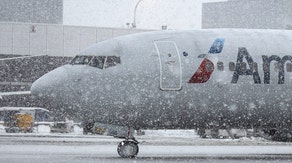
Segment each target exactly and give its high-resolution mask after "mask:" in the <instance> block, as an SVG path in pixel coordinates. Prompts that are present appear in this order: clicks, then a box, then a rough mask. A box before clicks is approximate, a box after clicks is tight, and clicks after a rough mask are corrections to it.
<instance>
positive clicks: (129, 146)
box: [117, 140, 139, 158]
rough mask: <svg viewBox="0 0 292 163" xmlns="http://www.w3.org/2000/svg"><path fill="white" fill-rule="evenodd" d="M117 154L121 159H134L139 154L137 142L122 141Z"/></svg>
mask: <svg viewBox="0 0 292 163" xmlns="http://www.w3.org/2000/svg"><path fill="white" fill-rule="evenodd" d="M117 150H118V154H119V155H120V156H121V157H123V158H134V157H136V156H137V154H138V152H139V147H138V142H137V141H133V140H124V141H122V142H120V143H119V145H118V149H117Z"/></svg>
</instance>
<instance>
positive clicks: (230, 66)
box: [229, 62, 235, 71]
mask: <svg viewBox="0 0 292 163" xmlns="http://www.w3.org/2000/svg"><path fill="white" fill-rule="evenodd" d="M229 71H235V63H234V62H229Z"/></svg>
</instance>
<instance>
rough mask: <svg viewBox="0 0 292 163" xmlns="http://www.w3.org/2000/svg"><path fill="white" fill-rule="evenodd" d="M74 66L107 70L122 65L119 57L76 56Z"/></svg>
mask: <svg viewBox="0 0 292 163" xmlns="http://www.w3.org/2000/svg"><path fill="white" fill-rule="evenodd" d="M71 64H72V65H89V66H92V67H97V68H99V69H106V68H109V67H114V66H116V65H117V64H121V58H120V57H117V56H76V57H75V58H74V59H73V60H72V61H71Z"/></svg>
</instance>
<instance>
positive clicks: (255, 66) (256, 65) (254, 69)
mask: <svg viewBox="0 0 292 163" xmlns="http://www.w3.org/2000/svg"><path fill="white" fill-rule="evenodd" d="M252 65H253V71H254V72H258V64H257V63H256V62H253V64H252Z"/></svg>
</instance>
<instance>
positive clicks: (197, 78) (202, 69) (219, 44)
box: [188, 38, 225, 83]
mask: <svg viewBox="0 0 292 163" xmlns="http://www.w3.org/2000/svg"><path fill="white" fill-rule="evenodd" d="M224 42H225V39H224V38H217V39H216V40H215V41H214V43H213V44H212V46H211V48H210V50H209V54H216V53H221V52H222V50H223V47H224ZM213 71H214V63H213V62H212V61H210V60H209V59H207V58H205V59H204V60H203V61H202V63H201V64H200V66H199V68H198V69H197V71H196V72H195V74H194V75H193V76H192V77H191V79H190V80H189V82H188V83H205V82H207V81H208V80H209V79H210V77H211V75H212V73H213Z"/></svg>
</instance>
